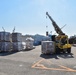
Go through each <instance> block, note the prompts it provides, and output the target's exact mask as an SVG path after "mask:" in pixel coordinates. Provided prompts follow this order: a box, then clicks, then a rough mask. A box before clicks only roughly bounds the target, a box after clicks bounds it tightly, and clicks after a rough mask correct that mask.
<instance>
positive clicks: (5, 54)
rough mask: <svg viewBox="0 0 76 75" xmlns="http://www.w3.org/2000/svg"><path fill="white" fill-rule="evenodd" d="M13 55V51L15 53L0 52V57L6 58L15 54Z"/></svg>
mask: <svg viewBox="0 0 76 75" xmlns="http://www.w3.org/2000/svg"><path fill="white" fill-rule="evenodd" d="M15 53H17V51H15V52H1V53H0V56H7V55H11V54H15Z"/></svg>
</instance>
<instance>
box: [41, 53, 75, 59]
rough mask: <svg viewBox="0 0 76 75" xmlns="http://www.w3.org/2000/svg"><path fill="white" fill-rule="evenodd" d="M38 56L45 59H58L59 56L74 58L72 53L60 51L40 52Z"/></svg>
mask: <svg viewBox="0 0 76 75" xmlns="http://www.w3.org/2000/svg"><path fill="white" fill-rule="evenodd" d="M40 57H42V58H45V59H51V58H55V59H59V57H61V58H64V59H66V58H74V56H73V54H72V53H61V54H50V55H45V54H41V55H40Z"/></svg>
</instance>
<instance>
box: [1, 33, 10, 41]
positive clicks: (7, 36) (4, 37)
mask: <svg viewBox="0 0 76 75" xmlns="http://www.w3.org/2000/svg"><path fill="white" fill-rule="evenodd" d="M10 39H11V34H10V33H9V32H0V41H3V42H9V41H10Z"/></svg>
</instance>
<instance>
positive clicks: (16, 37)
mask: <svg viewBox="0 0 76 75" xmlns="http://www.w3.org/2000/svg"><path fill="white" fill-rule="evenodd" d="M12 42H22V34H21V33H12Z"/></svg>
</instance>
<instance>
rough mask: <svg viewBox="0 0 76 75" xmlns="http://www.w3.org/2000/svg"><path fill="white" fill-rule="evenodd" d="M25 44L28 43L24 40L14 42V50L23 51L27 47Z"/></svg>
mask: <svg viewBox="0 0 76 75" xmlns="http://www.w3.org/2000/svg"><path fill="white" fill-rule="evenodd" d="M25 46H26V44H25V43H23V42H13V43H12V51H22V50H24V49H25V48H26V47H25Z"/></svg>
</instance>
